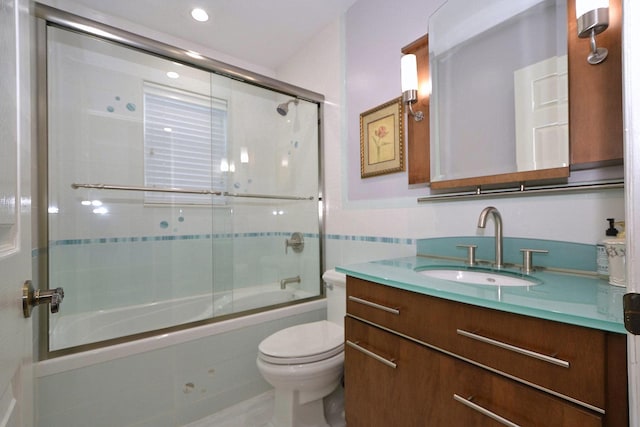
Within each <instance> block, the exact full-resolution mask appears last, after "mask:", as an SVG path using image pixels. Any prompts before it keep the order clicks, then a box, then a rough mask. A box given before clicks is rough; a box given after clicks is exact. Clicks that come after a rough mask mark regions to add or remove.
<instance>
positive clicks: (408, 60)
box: [400, 54, 424, 122]
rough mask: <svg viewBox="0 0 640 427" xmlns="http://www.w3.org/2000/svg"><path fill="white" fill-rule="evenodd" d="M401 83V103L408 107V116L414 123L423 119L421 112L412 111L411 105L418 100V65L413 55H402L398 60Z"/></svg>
mask: <svg viewBox="0 0 640 427" xmlns="http://www.w3.org/2000/svg"><path fill="white" fill-rule="evenodd" d="M400 76H401V83H402V103H403V104H405V105H407V106H409V114H410V115H411V116H413V119H414V120H415V121H416V122H419V121H421V120H422V119H424V113H422V111H416V112H414V111H413V107H412V105H413V104H415V103H416V101H417V100H418V65H417V62H416V56H415V55H414V54H408V55H404V56H403V57H402V58H401V59H400Z"/></svg>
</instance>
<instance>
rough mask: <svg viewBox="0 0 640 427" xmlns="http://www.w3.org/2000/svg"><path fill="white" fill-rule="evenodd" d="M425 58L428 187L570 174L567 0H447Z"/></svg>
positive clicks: (433, 23) (433, 18)
mask: <svg viewBox="0 0 640 427" xmlns="http://www.w3.org/2000/svg"><path fill="white" fill-rule="evenodd" d="M429 64H430V70H431V78H432V94H431V100H430V105H431V108H430V121H431V185H432V188H433V189H439V188H452V187H457V188H460V187H465V186H467V187H469V186H477V185H480V184H499V183H504V182H509V183H518V182H524V181H532V182H533V181H536V180H544V179H555V178H562V177H566V176H568V175H569V139H568V90H567V86H568V85H567V5H566V1H565V0H517V1H514V0H490V1H483V2H468V1H465V0H448V1H447V2H446V3H445V4H444V5H443V6H442V7H440V8H439V9H438V10H437V11H436V12H435V13H434V14H433V15H432V16H431V17H430V19H429ZM477 177H484V179H479V180H478V179H477Z"/></svg>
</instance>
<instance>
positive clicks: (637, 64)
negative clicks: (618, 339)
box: [622, 0, 640, 426]
mask: <svg viewBox="0 0 640 427" xmlns="http://www.w3.org/2000/svg"><path fill="white" fill-rule="evenodd" d="M622 9H623V10H624V13H623V18H622V19H623V23H622V31H623V34H622V40H627V42H626V43H624V44H623V66H624V68H623V73H624V74H623V82H624V84H623V90H624V93H623V99H624V143H625V151H624V167H625V172H624V182H625V220H626V227H625V228H626V231H627V233H626V237H627V291H628V292H635V293H640V261H639V258H640V244H639V243H640V216H639V214H638V212H640V211H639V210H638V209H640V174H639V173H638V170H640V80H639V79H638V75H640V46H638V43H635V42H634V41H635V40H640V27H638V25H637V23H638V20H640V2H638V1H637V0H625V1H624V2H623V7H622ZM628 343H629V350H628V357H629V360H628V363H629V369H628V371H629V410H630V418H629V425H631V426H638V425H640V336H639V335H629V339H628Z"/></svg>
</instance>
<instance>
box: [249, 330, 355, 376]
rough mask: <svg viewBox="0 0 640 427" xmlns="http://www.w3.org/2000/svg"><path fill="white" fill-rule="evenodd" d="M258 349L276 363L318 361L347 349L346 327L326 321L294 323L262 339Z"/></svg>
mask: <svg viewBox="0 0 640 427" xmlns="http://www.w3.org/2000/svg"><path fill="white" fill-rule="evenodd" d="M258 350H259V357H260V359H261V360H263V361H265V362H267V363H273V364H274V365H294V364H305V363H313V362H318V361H321V360H325V359H328V358H330V357H333V356H335V355H337V354H339V353H341V352H342V351H343V350H344V329H343V328H341V327H340V326H338V325H336V324H335V323H332V322H329V321H326V320H321V321H319V322H312V323H305V324H301V325H296V326H291V327H289V328H286V329H282V330H280V331H278V332H276V333H274V334H272V335H270V336H268V337H267V338H265V339H264V340H262V342H261V343H260V345H259V346H258Z"/></svg>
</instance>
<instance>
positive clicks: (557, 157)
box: [514, 56, 569, 171]
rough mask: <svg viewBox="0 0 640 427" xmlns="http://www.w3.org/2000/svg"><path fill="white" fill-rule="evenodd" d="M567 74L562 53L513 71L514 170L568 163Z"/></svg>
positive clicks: (566, 164) (567, 164) (565, 164)
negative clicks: (515, 167)
mask: <svg viewBox="0 0 640 427" xmlns="http://www.w3.org/2000/svg"><path fill="white" fill-rule="evenodd" d="M567 77H568V76H567V58H566V56H563V57H553V58H549V59H546V60H543V61H540V62H537V63H535V64H533V65H529V66H527V67H524V68H522V69H520V70H516V71H515V73H514V88H515V113H516V116H515V119H516V122H515V125H516V127H515V129H516V165H517V170H518V171H527V170H534V169H547V168H555V167H558V166H569V150H567V141H568V140H569V104H568V103H569V91H568V84H567V83H568V82H567Z"/></svg>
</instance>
